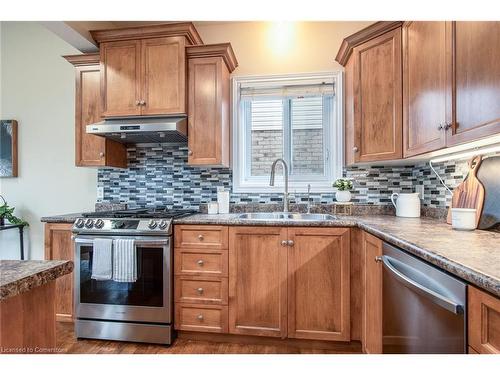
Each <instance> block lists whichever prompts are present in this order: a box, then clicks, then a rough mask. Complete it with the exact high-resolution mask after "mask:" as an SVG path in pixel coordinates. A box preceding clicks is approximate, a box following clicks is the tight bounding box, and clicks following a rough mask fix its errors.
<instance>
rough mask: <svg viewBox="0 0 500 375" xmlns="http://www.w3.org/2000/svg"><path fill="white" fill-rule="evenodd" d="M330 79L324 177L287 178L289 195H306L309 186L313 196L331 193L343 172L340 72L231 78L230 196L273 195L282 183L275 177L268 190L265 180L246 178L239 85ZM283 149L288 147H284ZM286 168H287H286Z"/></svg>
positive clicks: (280, 187) (246, 151) (267, 183)
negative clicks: (273, 184) (330, 92)
mask: <svg viewBox="0 0 500 375" xmlns="http://www.w3.org/2000/svg"><path fill="white" fill-rule="evenodd" d="M332 78H333V82H334V88H335V94H334V96H333V101H332V107H333V110H332V120H333V121H332V123H331V124H332V126H331V129H325V131H324V137H325V140H326V142H324V147H325V148H326V149H327V151H326V152H325V154H326V155H327V157H328V158H329V159H330V160H329V163H325V164H326V166H328V168H327V170H325V176H318V177H317V178H314V177H311V176H307V177H306V178H302V179H301V178H300V177H299V178H297V177H294V178H293V179H292V176H290V177H291V178H290V181H289V191H290V192H295V191H296V192H306V191H307V185H308V184H311V190H312V192H314V193H332V192H333V191H334V190H333V188H332V182H333V181H335V180H336V179H337V178H340V177H342V169H343V155H344V147H343V144H344V142H343V139H344V138H343V102H342V96H343V95H342V92H343V82H342V78H343V74H342V71H340V70H339V71H334V72H326V73H325V72H322V73H307V74H287V75H269V76H240V77H234V78H232V123H233V147H232V154H233V158H232V159H233V192H235V193H274V192H282V191H283V185H284V179H283V178H282V177H281V176H276V180H275V186H269V176H259V177H257V176H254V177H252V178H251V179H248V178H246V177H247V176H248V175H249V170H250V160H249V153H250V150H249V149H248V148H247V147H246V145H247V142H248V140H247V137H248V134H246V132H245V129H244V121H243V117H244V113H243V110H242V108H241V105H240V87H241V86H242V85H244V86H245V85H246V86H248V85H272V84H280V85H283V86H286V85H296V84H300V83H301V82H305V81H311V80H314V81H319V80H322V79H323V80H331V79H332ZM285 147H288V146H287V145H285ZM289 167H290V166H289Z"/></svg>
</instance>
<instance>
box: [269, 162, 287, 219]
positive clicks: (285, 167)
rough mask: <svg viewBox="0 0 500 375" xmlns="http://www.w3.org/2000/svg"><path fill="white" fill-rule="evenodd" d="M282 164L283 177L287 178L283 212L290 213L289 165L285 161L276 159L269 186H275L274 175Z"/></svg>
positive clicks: (272, 166) (272, 167)
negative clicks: (278, 165) (279, 164)
mask: <svg viewBox="0 0 500 375" xmlns="http://www.w3.org/2000/svg"><path fill="white" fill-rule="evenodd" d="M278 163H281V164H282V165H283V176H284V178H285V191H284V192H283V212H289V201H288V165H287V164H286V161H285V160H283V159H281V158H280V159H276V160H275V161H274V162H273V164H272V165H271V176H270V179H269V186H274V175H275V174H276V165H277V164H278Z"/></svg>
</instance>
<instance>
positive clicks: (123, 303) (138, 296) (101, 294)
mask: <svg viewBox="0 0 500 375" xmlns="http://www.w3.org/2000/svg"><path fill="white" fill-rule="evenodd" d="M101 237H102V236H101ZM94 238H97V236H86V235H79V236H76V237H75V250H76V252H75V272H74V275H75V313H76V317H77V319H99V320H115V321H128V322H158V323H171V322H172V277H171V265H172V251H171V244H170V239H169V238H165V237H163V238H155V237H127V236H109V237H108V236H106V238H113V239H117V238H131V239H134V240H135V247H136V257H137V259H136V260H137V262H136V264H137V281H136V282H116V281H113V280H95V279H93V278H92V262H93V245H94V241H93V240H94Z"/></svg>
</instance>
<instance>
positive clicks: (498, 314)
mask: <svg viewBox="0 0 500 375" xmlns="http://www.w3.org/2000/svg"><path fill="white" fill-rule="evenodd" d="M468 291H469V308H468V310H469V311H468V312H469V345H470V346H471V347H472V349H474V350H475V351H476V352H478V353H481V354H489V353H492V354H493V353H494V354H500V299H499V298H496V297H494V296H492V295H490V294H488V293H486V292H483V291H480V290H479V289H476V288H474V287H472V286H469V288H468Z"/></svg>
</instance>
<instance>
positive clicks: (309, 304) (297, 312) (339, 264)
mask: <svg viewBox="0 0 500 375" xmlns="http://www.w3.org/2000/svg"><path fill="white" fill-rule="evenodd" d="M288 239H289V240H290V241H292V242H290V243H289V246H288V247H287V248H288V275H289V276H288V337H292V338H298V339H317V340H337V341H349V339H350V288H349V286H350V283H349V279H350V272H349V264H350V263H349V254H350V245H349V243H350V237H349V229H346V228H289V229H288Z"/></svg>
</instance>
